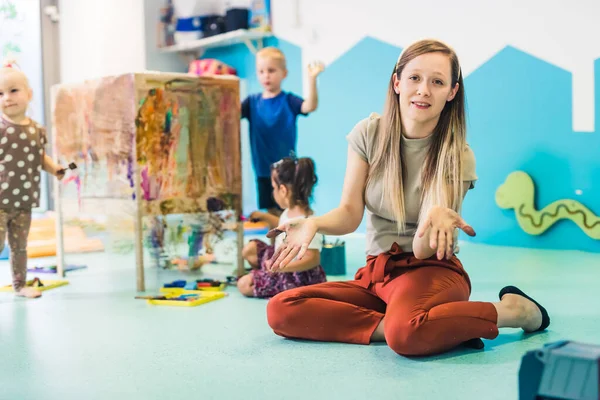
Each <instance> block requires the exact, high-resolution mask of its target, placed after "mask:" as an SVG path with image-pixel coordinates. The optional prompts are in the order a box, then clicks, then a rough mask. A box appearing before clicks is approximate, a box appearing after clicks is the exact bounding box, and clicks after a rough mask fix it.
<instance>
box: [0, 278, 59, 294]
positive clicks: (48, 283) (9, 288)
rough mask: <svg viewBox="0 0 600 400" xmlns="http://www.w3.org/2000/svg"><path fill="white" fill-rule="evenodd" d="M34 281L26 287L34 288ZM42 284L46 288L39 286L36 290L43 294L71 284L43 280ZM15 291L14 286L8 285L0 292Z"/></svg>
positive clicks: (1, 287) (30, 281) (29, 282)
mask: <svg viewBox="0 0 600 400" xmlns="http://www.w3.org/2000/svg"><path fill="white" fill-rule="evenodd" d="M33 281H34V279H31V280H29V281H27V283H26V284H25V286H27V287H34V286H32V285H33ZM40 281H41V282H42V284H43V285H44V286H37V287H35V289H37V290H39V291H40V292H43V291H45V290H50V289H55V288H57V287H60V286H65V285H68V284H69V281H64V280H49V279H48V280H47V279H44V280H41V279H40ZM12 291H13V286H12V285H6V286H0V292H12Z"/></svg>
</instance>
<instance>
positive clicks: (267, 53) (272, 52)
mask: <svg viewBox="0 0 600 400" xmlns="http://www.w3.org/2000/svg"><path fill="white" fill-rule="evenodd" d="M256 57H257V58H258V57H260V58H269V59H271V60H273V61H276V62H277V63H279V66H280V67H281V68H283V69H284V70H286V69H287V65H286V60H285V54H283V52H282V51H281V50H279V49H278V48H276V47H265V48H264V49H261V50H259V51H258V52H257V53H256Z"/></svg>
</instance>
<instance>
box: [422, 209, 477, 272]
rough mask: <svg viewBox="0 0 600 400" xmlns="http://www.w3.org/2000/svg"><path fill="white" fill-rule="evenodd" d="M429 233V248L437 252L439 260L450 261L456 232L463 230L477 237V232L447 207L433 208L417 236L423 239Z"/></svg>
mask: <svg viewBox="0 0 600 400" xmlns="http://www.w3.org/2000/svg"><path fill="white" fill-rule="evenodd" d="M428 228H429V229H430V232H429V247H431V249H432V250H437V252H436V254H437V258H438V260H441V259H443V258H444V257H445V258H447V259H449V258H450V257H452V255H453V254H454V230H455V229H456V228H458V229H461V230H462V231H463V232H465V233H466V234H467V235H469V236H475V230H473V228H472V227H471V226H470V225H469V224H467V223H466V222H465V220H464V219H462V217H461V216H460V215H458V213H457V212H456V211H454V210H452V209H450V208H446V207H433V208H432V209H431V210H430V211H429V214H427V218H425V220H424V221H423V223H421V225H420V226H419V229H418V230H417V233H416V234H417V236H418V237H420V238H421V237H423V236H424V235H425V233H426V232H427V229H428Z"/></svg>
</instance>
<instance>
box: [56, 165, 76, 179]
mask: <svg viewBox="0 0 600 400" xmlns="http://www.w3.org/2000/svg"><path fill="white" fill-rule="evenodd" d="M67 169H77V164H75V163H74V162H72V163H70V164H69V166H68V167H67V168H61V169H59V170H58V171H56V176H62V175H64V174H66V173H67Z"/></svg>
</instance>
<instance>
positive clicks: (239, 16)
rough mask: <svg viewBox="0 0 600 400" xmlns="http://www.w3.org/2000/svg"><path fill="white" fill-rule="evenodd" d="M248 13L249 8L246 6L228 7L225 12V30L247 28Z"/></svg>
mask: <svg viewBox="0 0 600 400" xmlns="http://www.w3.org/2000/svg"><path fill="white" fill-rule="evenodd" d="M249 15H250V10H249V9H248V8H230V9H229V10H227V12H226V13H225V31H226V32H231V31H236V30H238V29H248V22H249V20H248V18H249Z"/></svg>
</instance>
